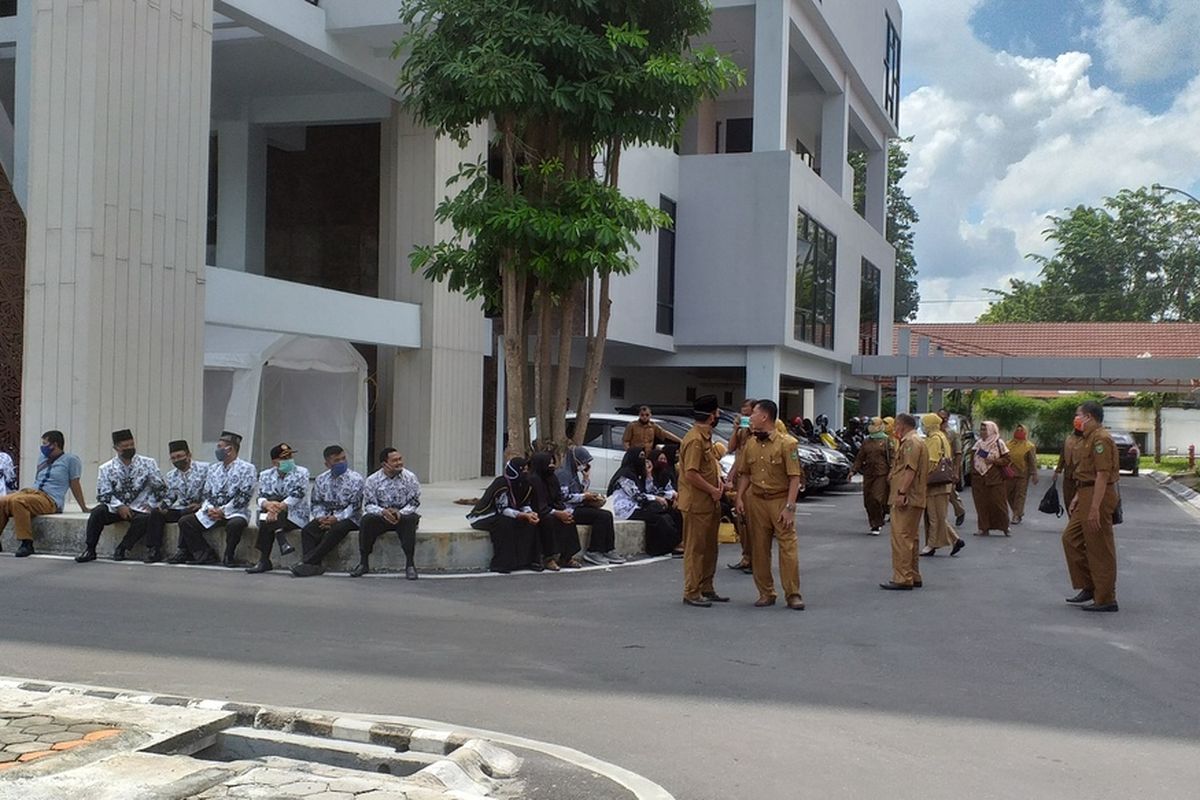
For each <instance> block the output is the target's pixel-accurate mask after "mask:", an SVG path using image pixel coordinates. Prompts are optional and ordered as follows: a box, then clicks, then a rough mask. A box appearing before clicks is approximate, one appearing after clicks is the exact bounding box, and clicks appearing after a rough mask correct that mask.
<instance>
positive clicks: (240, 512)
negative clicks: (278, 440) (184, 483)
mask: <svg viewBox="0 0 1200 800" xmlns="http://www.w3.org/2000/svg"><path fill="white" fill-rule="evenodd" d="M241 449H242V437H241V435H239V434H236V433H233V432H231V431H223V432H222V433H221V438H219V439H218V440H217V449H216V452H215V455H216V461H214V462H213V463H212V464H209V465H208V472H207V474H206V475H205V478H204V491H203V492H202V494H201V498H200V508H199V509H197V511H196V513H195V514H189V515H188V516H186V517H184V518H183V519H181V520H180V521H179V551H178V552H177V553H175V555H173V556H171V558H170V562H171V563H172V564H184V563H187V564H216V563H217V562H218V561H220V560H221V559H218V558H217V553H216V551H215V550H213V548H212V546H211V545H209V543H208V540H207V539H205V538H204V532H205V531H206V530H208V529H209V528H219V527H224V528H225V558H224V560H223V561H222V563H223V564H224V565H225V566H227V567H236V566H238V563H237V560H236V558H235V555H234V554H235V552H236V550H237V546H238V544H239V543H240V542H241V541H242V533H243V532H245V530H246V526H247V525H248V524H249V522H250V498H251V496H253V494H254V486H255V484H256V483H257V478H258V472H257V471H256V470H255V469H254V465H253V464H251V463H250V462H249V461H243V460H242V459H241V458H239V457H238V456H239V454H240V452H241Z"/></svg>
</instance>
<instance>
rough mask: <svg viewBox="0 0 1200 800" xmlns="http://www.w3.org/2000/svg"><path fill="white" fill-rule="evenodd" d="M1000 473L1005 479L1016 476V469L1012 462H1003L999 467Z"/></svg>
mask: <svg viewBox="0 0 1200 800" xmlns="http://www.w3.org/2000/svg"><path fill="white" fill-rule="evenodd" d="M1000 474H1001V475H1003V476H1004V479H1005V480H1008V479H1009V478H1015V477H1017V471H1016V470H1015V469H1013V468H1012V464H1005V465H1004V466H1002V467H1000Z"/></svg>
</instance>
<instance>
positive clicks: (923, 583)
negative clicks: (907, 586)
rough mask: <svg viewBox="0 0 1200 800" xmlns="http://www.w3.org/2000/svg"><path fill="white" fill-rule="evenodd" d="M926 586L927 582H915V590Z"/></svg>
mask: <svg viewBox="0 0 1200 800" xmlns="http://www.w3.org/2000/svg"><path fill="white" fill-rule="evenodd" d="M924 585H925V581H913V588H914V589H920V588H921V587H922V586H924Z"/></svg>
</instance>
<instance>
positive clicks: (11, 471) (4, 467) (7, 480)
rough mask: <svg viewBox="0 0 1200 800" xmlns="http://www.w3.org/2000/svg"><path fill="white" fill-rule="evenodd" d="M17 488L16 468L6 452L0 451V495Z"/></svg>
mask: <svg viewBox="0 0 1200 800" xmlns="http://www.w3.org/2000/svg"><path fill="white" fill-rule="evenodd" d="M16 490H17V468H16V467H14V466H13V460H12V457H11V456H9V454H8V453H0V496H3V495H5V494H7V493H9V492H15V491H16Z"/></svg>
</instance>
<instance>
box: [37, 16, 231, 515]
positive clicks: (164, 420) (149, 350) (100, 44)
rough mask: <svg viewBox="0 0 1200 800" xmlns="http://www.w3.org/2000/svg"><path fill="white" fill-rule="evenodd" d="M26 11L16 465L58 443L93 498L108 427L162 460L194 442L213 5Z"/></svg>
mask: <svg viewBox="0 0 1200 800" xmlns="http://www.w3.org/2000/svg"><path fill="white" fill-rule="evenodd" d="M21 5H23V6H34V5H36V7H35V8H34V9H33V19H32V20H31V25H32V28H31V36H32V38H31V40H30V41H31V42H32V47H31V57H32V60H33V68H32V70H31V71H30V73H29V80H30V86H29V92H30V103H29V105H30V108H31V110H32V115H31V117H30V118H29V119H28V120H27V122H28V124H29V138H28V147H29V180H28V204H27V207H26V215H27V220H28V238H27V246H26V262H25V263H26V278H25V292H26V303H25V330H24V342H25V347H24V370H23V378H22V380H23V397H22V402H21V416H22V431H21V454H22V458H23V463H25V464H35V463H37V456H38V445H39V439H40V434H41V433H42V431H44V430H47V429H51V428H56V429H59V430H62V431H63V432H64V434H65V435H66V439H67V449H68V450H71V451H73V452H75V453H76V454H78V455H79V456H80V458H81V459H82V460H83V462H84V473H83V484H84V487H85V489H86V492H87V494H88V495H92V494H93V493H94V491H95V480H96V467H97V466H98V465H99V463H100V462H102V461H106V460H108V459H109V458H110V457H111V456H112V440H111V438H110V433H111V432H112V431H113V430H115V429H117V428H124V427H129V428H132V429H133V431H134V434H135V435H136V436H137V439H138V445H139V449H140V450H141V451H142V452H144V453H147V454H152V455H155V456H158V457H159V459H160V461H163V460H165V456H166V447H167V442H168V441H169V440H171V439H174V438H178V437H183V438H187V439H190V440H192V441H198V440H199V438H200V436H199V434H200V416H201V415H200V406H201V395H202V388H201V387H202V384H201V378H202V369H203V356H204V299H205V298H204V272H203V270H204V247H205V231H206V227H207V219H206V216H207V213H206V212H207V204H206V198H205V194H206V185H207V180H206V176H207V174H208V146H207V144H208V139H207V136H208V126H209V93H210V87H211V84H212V68H211V56H212V15H213V6H212V0H172V2H171V3H163V2H159V1H158V0H122V2H113V1H112V0H82V1H81V0H74V1H73V2H69V1H68V0H43V2H39V3H37V4H33V3H22V4H21ZM26 478H27V479H31V478H32V473H31V472H27V473H26ZM24 482H25V483H29V482H30V481H29V480H26V481H24Z"/></svg>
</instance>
